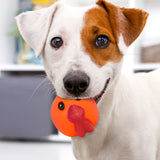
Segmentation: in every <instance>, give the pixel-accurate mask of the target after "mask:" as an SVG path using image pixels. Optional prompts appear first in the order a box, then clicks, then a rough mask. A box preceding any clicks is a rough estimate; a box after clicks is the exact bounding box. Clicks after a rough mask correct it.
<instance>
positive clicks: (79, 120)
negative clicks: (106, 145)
mask: <svg viewBox="0 0 160 160" xmlns="http://www.w3.org/2000/svg"><path fill="white" fill-rule="evenodd" d="M67 118H68V120H69V121H70V122H72V123H74V125H75V130H76V133H77V136H79V137H84V136H85V134H86V133H87V132H93V131H94V126H93V124H92V122H91V121H90V120H88V119H86V118H85V110H84V109H83V108H82V107H80V106H78V105H71V106H70V107H69V109H68V113H67Z"/></svg>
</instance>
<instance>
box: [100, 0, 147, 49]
mask: <svg viewBox="0 0 160 160" xmlns="http://www.w3.org/2000/svg"><path fill="white" fill-rule="evenodd" d="M97 4H98V5H99V6H101V7H103V8H105V10H106V12H107V13H108V15H109V19H110V22H111V25H112V28H113V32H114V35H115V37H116V40H117V42H119V36H120V34H122V35H123V38H124V42H125V44H126V45H127V46H129V45H131V44H132V43H133V42H134V41H135V40H136V39H137V37H138V36H139V34H140V33H141V32H142V30H143V28H144V26H145V24H146V21H147V17H148V13H147V12H145V11H143V10H140V9H134V8H120V7H118V6H115V5H113V4H111V3H108V2H106V1H105V0H99V1H98V2H97Z"/></svg>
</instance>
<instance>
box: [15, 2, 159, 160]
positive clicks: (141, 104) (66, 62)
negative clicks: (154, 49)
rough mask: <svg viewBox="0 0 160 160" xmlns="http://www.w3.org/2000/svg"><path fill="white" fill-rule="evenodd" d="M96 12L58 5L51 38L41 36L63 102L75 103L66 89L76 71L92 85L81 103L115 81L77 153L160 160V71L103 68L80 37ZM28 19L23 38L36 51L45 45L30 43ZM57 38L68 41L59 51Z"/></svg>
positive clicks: (80, 157) (80, 158)
mask: <svg viewBox="0 0 160 160" xmlns="http://www.w3.org/2000/svg"><path fill="white" fill-rule="evenodd" d="M56 5H57V4H56ZM92 7H93V6H85V7H71V6H69V5H68V6H64V5H63V4H61V5H58V8H57V10H56V13H55V14H54V18H53V21H51V22H47V24H51V25H48V27H46V28H45V29H46V30H47V32H46V30H45V31H44V30H42V31H41V32H43V31H44V32H45V34H42V35H41V36H42V37H41V38H42V40H43V44H42V46H39V49H38V52H37V53H39V52H42V48H43V47H44V54H43V58H44V66H45V69H46V72H47V75H48V77H49V79H50V80H51V81H52V83H53V84H54V87H55V89H56V92H57V94H58V95H59V96H61V97H63V98H75V97H72V96H71V95H70V94H68V92H67V91H66V90H65V88H64V85H63V78H64V77H65V75H66V74H67V73H68V72H70V71H71V70H81V71H84V72H85V73H86V74H87V75H88V76H89V77H90V80H91V82H90V85H89V87H88V89H87V90H86V92H85V93H84V94H83V95H82V96H81V97H79V98H88V97H94V96H95V95H98V94H99V93H100V92H101V91H102V90H103V87H104V85H105V82H106V80H107V79H108V78H111V81H110V83H109V86H108V88H107V90H106V92H105V94H104V95H103V97H102V99H101V101H100V102H99V103H98V108H99V120H98V124H97V125H96V127H95V130H94V132H93V133H88V134H86V136H85V137H84V138H79V137H74V138H72V140H73V141H72V143H73V151H74V154H75V156H76V158H77V160H160V153H159V151H160V148H159V144H160V139H159V138H160V137H159V136H160V134H159V133H160V130H159V128H160V124H159V123H160V97H159V96H160V70H157V71H154V72H151V73H148V74H144V73H141V74H132V75H128V76H126V75H121V74H120V70H121V65H122V61H121V62H119V63H113V62H109V63H107V64H106V65H104V66H103V67H99V66H97V65H96V64H95V63H94V62H93V61H92V60H91V58H90V56H89V55H88V54H87V53H85V51H84V48H83V46H82V42H81V37H80V36H81V30H82V28H83V26H84V19H83V17H84V14H85V13H86V11H88V9H90V8H92ZM94 7H95V5H94ZM53 8H54V7H53ZM52 11H54V9H53V10H52ZM47 12H48V11H47ZM30 13H31V14H30ZM35 13H36V12H29V13H27V14H28V16H27V14H26V15H25V17H26V19H27V22H28V23H29V24H31V22H33V19H35V18H37V16H36V14H35ZM49 13H53V12H49ZM31 15H32V16H31ZM50 15H52V14H50ZM22 17H24V16H20V17H18V22H19V27H20V30H21V33H22V35H23V36H25V37H24V38H26V39H27V40H28V41H29V43H33V44H34V46H33V47H34V48H35V46H36V44H37V45H39V44H41V43H42V41H41V43H39V41H38V39H37V38H34V39H33V40H32V39H30V35H27V34H29V32H28V31H26V30H27V27H28V26H27V27H25V26H24V23H26V22H24V21H22V20H21V19H22ZM27 17H29V18H27ZM42 17H43V16H42ZM30 18H31V22H29V21H30V20H29V19H30ZM43 19H44V18H42V19H41V20H40V21H39V22H42V20H43ZM22 22H23V23H22ZM21 23H22V24H21ZM39 25H40V24H39ZM35 29H36V28H35V27H33V28H32V27H31V29H30V30H32V32H36V34H37V31H36V30H35ZM25 33H26V34H25ZM46 33H47V34H46ZM57 36H60V37H62V38H63V41H64V44H63V46H62V47H61V48H60V49H53V48H52V47H51V46H50V41H51V39H52V38H53V37H57ZM31 45H32V44H31ZM118 46H119V48H120V51H121V52H123V54H124V52H126V51H125V50H126V46H125V44H124V41H123V37H122V36H120V39H119V44H118ZM35 50H37V49H36V48H35Z"/></svg>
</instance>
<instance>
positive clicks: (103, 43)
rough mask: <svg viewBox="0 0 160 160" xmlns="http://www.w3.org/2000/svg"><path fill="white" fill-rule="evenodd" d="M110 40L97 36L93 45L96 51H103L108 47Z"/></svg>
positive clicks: (104, 36)
mask: <svg viewBox="0 0 160 160" xmlns="http://www.w3.org/2000/svg"><path fill="white" fill-rule="evenodd" d="M109 43H110V40H109V38H108V36H106V35H99V36H97V37H96V39H95V41H94V45H95V47H96V48H98V49H104V48H107V47H108V46H109Z"/></svg>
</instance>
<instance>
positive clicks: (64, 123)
mask: <svg viewBox="0 0 160 160" xmlns="http://www.w3.org/2000/svg"><path fill="white" fill-rule="evenodd" d="M51 118H52V121H53V123H54V125H55V126H56V128H57V129H58V130H59V131H60V132H61V133H63V134H64V135H66V136H69V137H75V136H79V137H84V136H85V135H86V133H87V132H93V131H94V127H95V126H96V124H97V122H98V108H97V104H96V102H95V101H94V100H93V99H81V100H75V99H62V98H60V97H58V96H57V97H56V98H55V100H54V102H53V104H52V107H51Z"/></svg>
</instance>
